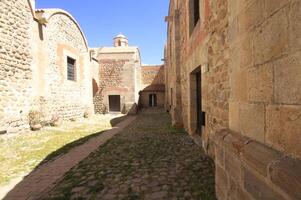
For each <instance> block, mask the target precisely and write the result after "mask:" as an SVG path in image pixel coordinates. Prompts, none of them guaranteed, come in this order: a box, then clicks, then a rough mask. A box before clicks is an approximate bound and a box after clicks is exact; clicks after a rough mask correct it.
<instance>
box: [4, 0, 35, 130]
mask: <svg viewBox="0 0 301 200" xmlns="http://www.w3.org/2000/svg"><path fill="white" fill-rule="evenodd" d="M0 9H1V11H0V35H1V37H0V96H1V98H0V131H5V130H7V128H8V127H20V126H22V125H24V124H25V123H26V121H27V116H26V114H27V113H26V112H27V111H28V110H29V109H30V103H29V102H28V99H29V98H30V96H31V92H32V87H31V79H32V69H31V62H32V55H31V48H30V30H31V19H32V13H31V9H30V6H29V4H28V3H27V1H25V0H22V1H10V0H3V1H1V2H0ZM10 88H13V89H10Z"/></svg>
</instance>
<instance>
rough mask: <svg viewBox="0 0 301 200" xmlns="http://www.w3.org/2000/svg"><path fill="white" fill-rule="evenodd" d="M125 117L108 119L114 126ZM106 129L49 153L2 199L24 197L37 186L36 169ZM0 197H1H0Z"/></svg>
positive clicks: (13, 199) (14, 199)
mask: <svg viewBox="0 0 301 200" xmlns="http://www.w3.org/2000/svg"><path fill="white" fill-rule="evenodd" d="M127 117H128V116H121V117H116V118H113V119H111V120H110V124H111V126H112V127H113V128H114V127H116V125H117V124H119V123H120V122H122V121H124V120H125V119H127ZM108 130H110V129H107V130H103V131H100V132H96V133H93V134H91V135H89V136H86V137H83V138H80V139H78V140H76V141H73V142H71V143H68V144H66V145H65V146H63V147H61V148H60V149H58V150H56V151H54V152H52V153H50V154H49V155H47V156H46V157H45V158H44V159H43V161H41V162H40V163H39V164H38V165H37V166H36V167H35V168H34V169H33V170H32V171H31V172H30V173H29V174H28V175H27V176H25V177H24V178H23V180H22V181H21V182H19V183H18V184H17V185H16V186H15V187H14V188H13V189H12V190H10V191H9V192H8V193H7V195H6V196H5V197H4V198H3V199H5V200H7V199H12V200H17V199H20V200H21V199H25V197H24V196H23V194H24V191H26V190H27V189H28V188H30V187H39V183H38V180H33V181H32V179H34V178H33V177H34V176H35V175H34V174H35V172H36V171H37V169H39V168H43V167H45V168H47V167H48V166H47V164H50V163H52V162H54V161H55V160H57V159H58V158H60V157H62V156H64V155H66V154H67V153H68V152H70V151H71V150H73V149H74V148H76V147H78V146H80V145H83V144H85V143H86V142H88V141H89V140H91V139H93V138H96V137H98V136H100V135H101V134H103V133H104V132H106V131H108ZM58 170H59V169H58ZM28 181H29V182H33V184H32V185H30V184H28ZM41 192H42V191H41ZM33 196H34V195H33ZM0 199H1V197H0Z"/></svg>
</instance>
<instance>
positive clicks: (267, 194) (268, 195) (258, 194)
mask: <svg viewBox="0 0 301 200" xmlns="http://www.w3.org/2000/svg"><path fill="white" fill-rule="evenodd" d="M244 187H245V189H246V191H247V192H249V193H250V194H251V195H252V196H253V197H254V198H255V199H275V200H282V199H285V198H284V197H283V196H282V195H280V194H279V193H278V192H277V191H275V190H273V189H272V188H271V186H269V184H267V183H265V182H264V181H262V180H261V179H259V178H258V177H256V176H255V175H254V174H253V173H251V172H250V171H248V170H245V171H244Z"/></svg>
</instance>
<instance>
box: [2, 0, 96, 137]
mask: <svg viewBox="0 0 301 200" xmlns="http://www.w3.org/2000/svg"><path fill="white" fill-rule="evenodd" d="M0 9H1V14H0V23H1V26H0V35H1V37H0V96H1V98H0V131H1V132H2V133H5V132H12V131H17V130H19V129H22V128H24V127H26V125H28V113H29V112H30V111H39V112H40V113H41V114H42V120H43V121H48V120H50V119H51V117H52V116H53V115H58V116H60V117H62V118H65V119H68V118H77V117H82V116H83V114H84V112H93V101H92V92H91V91H92V84H91V81H92V72H93V66H95V63H94V62H95V60H93V59H91V57H90V53H89V48H88V44H87V41H86V39H85V36H84V34H83V32H82V31H81V29H80V26H79V24H78V23H77V22H76V21H75V19H74V18H73V17H72V16H71V15H70V14H69V13H67V12H66V11H63V10H59V9H43V10H35V1H34V0H31V1H27V0H20V1H10V0H3V1H1V4H0ZM58 33H59V34H58ZM93 63H94V65H93ZM96 66H97V65H96Z"/></svg>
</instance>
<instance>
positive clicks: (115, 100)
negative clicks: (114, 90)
mask: <svg viewBox="0 0 301 200" xmlns="http://www.w3.org/2000/svg"><path fill="white" fill-rule="evenodd" d="M120 107H121V106H120V95H109V111H110V112H120V111H121V108H120Z"/></svg>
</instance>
